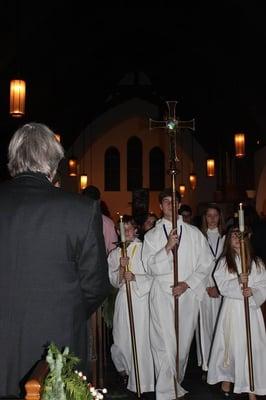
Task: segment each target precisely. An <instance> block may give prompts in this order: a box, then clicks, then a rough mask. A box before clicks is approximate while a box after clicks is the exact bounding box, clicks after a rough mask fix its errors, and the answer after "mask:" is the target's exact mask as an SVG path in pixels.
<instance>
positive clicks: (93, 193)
mask: <svg viewBox="0 0 266 400" xmlns="http://www.w3.org/2000/svg"><path fill="white" fill-rule="evenodd" d="M82 194H83V195H84V196H87V197H90V198H91V199H93V200H97V201H98V202H99V203H100V199H101V192H100V190H99V189H98V188H97V187H96V186H93V185H89V186H87V187H86V188H85V189H84V190H83V191H82ZM104 204H105V203H104ZM102 220H103V236H104V241H105V247H106V253H107V254H109V253H110V251H111V250H112V249H114V248H115V247H116V242H117V234H116V230H115V224H114V222H113V220H112V219H111V218H109V217H108V216H106V215H105V214H103V213H102Z"/></svg>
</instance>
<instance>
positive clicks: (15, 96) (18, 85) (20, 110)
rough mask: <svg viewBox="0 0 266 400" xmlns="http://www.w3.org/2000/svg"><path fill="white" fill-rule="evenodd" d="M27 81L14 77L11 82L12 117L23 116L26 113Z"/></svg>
mask: <svg viewBox="0 0 266 400" xmlns="http://www.w3.org/2000/svg"><path fill="white" fill-rule="evenodd" d="M25 98H26V82H25V81H23V80H21V79H13V80H12V81H11V82H10V109H9V113H10V115H11V116H12V117H17V118H19V117H23V115H24V114H25Z"/></svg>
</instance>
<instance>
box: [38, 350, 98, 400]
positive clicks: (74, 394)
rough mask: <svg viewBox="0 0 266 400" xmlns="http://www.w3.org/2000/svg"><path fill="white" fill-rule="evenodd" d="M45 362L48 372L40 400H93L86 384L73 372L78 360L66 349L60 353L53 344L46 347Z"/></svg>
mask: <svg viewBox="0 0 266 400" xmlns="http://www.w3.org/2000/svg"><path fill="white" fill-rule="evenodd" d="M46 361H47V362H48V364H49V366H50V372H49V374H48V375H47V377H46V380H45V383H44V389H43V395H42V400H55V399H56V400H81V399H82V400H93V399H94V398H95V397H94V396H93V394H92V393H91V392H90V388H89V385H88V382H87V381H86V380H85V379H83V376H82V374H81V373H80V374H81V376H80V375H79V374H78V373H77V371H75V370H74V369H75V367H76V365H77V364H78V363H79V359H78V358H77V357H75V356H74V355H73V354H71V353H69V349H68V347H66V348H65V349H64V351H63V353H61V352H60V351H59V349H58V348H57V346H56V345H55V344H54V343H51V344H50V346H49V347H48V354H47V357H46Z"/></svg>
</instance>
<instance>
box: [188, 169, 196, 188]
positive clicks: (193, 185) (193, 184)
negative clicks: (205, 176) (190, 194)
mask: <svg viewBox="0 0 266 400" xmlns="http://www.w3.org/2000/svg"><path fill="white" fill-rule="evenodd" d="M189 183H190V187H191V189H192V190H195V189H196V186H197V175H196V174H195V173H194V172H191V174H189Z"/></svg>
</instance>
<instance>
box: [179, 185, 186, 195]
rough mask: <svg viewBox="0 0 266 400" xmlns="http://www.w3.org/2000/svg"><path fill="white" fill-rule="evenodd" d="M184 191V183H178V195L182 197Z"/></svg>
mask: <svg viewBox="0 0 266 400" xmlns="http://www.w3.org/2000/svg"><path fill="white" fill-rule="evenodd" d="M185 192H186V186H185V184H184V183H180V185H179V193H180V196H181V197H184V195H185Z"/></svg>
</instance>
